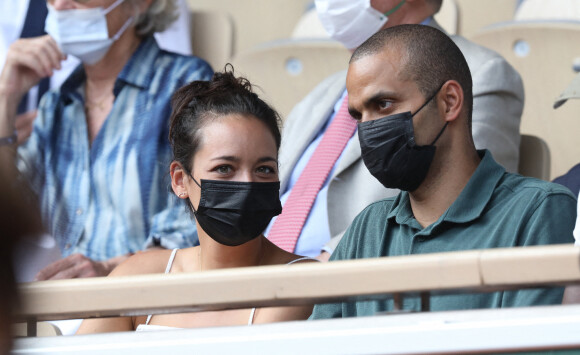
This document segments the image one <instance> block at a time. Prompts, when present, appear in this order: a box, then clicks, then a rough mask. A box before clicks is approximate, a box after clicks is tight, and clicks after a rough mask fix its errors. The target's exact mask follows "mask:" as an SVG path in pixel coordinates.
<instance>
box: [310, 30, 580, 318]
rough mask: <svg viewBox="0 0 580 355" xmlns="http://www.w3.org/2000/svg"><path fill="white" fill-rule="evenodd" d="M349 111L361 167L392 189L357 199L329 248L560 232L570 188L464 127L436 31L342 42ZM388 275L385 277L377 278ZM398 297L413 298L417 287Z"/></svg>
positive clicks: (409, 247) (502, 242) (446, 244)
mask: <svg viewBox="0 0 580 355" xmlns="http://www.w3.org/2000/svg"><path fill="white" fill-rule="evenodd" d="M346 85H347V90H348V94H349V111H350V112H351V115H352V116H353V117H354V118H355V119H356V120H358V121H359V122H360V123H359V127H358V129H359V130H358V136H359V139H360V145H361V154H362V158H363V160H364V162H365V165H366V166H367V167H368V168H369V171H370V172H371V174H372V175H373V176H374V177H375V178H376V179H377V180H378V181H380V182H381V183H382V184H384V185H385V186H386V187H389V188H399V189H401V190H404V191H402V192H401V193H400V194H399V195H398V196H396V197H391V198H388V199H385V200H382V201H378V202H375V203H373V204H371V205H370V206H369V207H367V208H366V209H365V210H364V211H363V212H362V213H361V214H360V215H359V216H357V218H356V219H355V220H354V222H353V224H352V225H351V226H350V227H349V229H348V230H347V231H346V233H345V235H344V238H343V239H342V241H341V243H340V244H339V246H338V247H337V249H336V251H335V252H334V253H333V255H332V257H331V260H344V259H358V258H372V257H382V256H395V255H410V254H424V253H432V252H446V251H457V250H470V249H487V248H499V247H514V246H528V245H544V244H557V243H571V242H572V240H573V238H572V229H573V228H574V219H575V211H574V206H575V198H574V196H573V195H572V194H571V193H570V191H568V190H567V189H566V188H564V187H562V186H560V185H557V184H552V183H549V182H545V181H541V180H536V179H532V178H525V177H522V176H520V175H516V174H512V173H508V172H506V171H505V169H504V168H503V167H501V166H500V165H499V164H497V163H496V162H495V160H494V159H493V157H492V155H491V154H490V152H489V151H488V150H476V148H475V145H474V143H473V137H472V133H471V116H472V114H471V113H472V102H473V99H472V92H471V87H472V81H471V75H470V71H469V68H468V66H467V63H466V61H465V59H464V57H463V55H462V54H461V51H460V50H459V48H458V47H457V46H456V45H455V44H454V43H453V41H451V40H450V39H449V37H447V36H446V35H444V34H443V33H441V32H440V31H438V30H436V29H434V28H430V27H426V26H417V25H404V26H398V27H394V28H390V29H386V30H384V31H381V32H379V33H377V34H375V35H374V36H373V37H371V38H370V39H369V40H368V41H367V42H365V43H364V44H363V45H362V46H360V47H359V48H358V49H357V50H356V51H355V52H354V54H353V56H352V58H351V61H350V65H349V69H348V75H347V81H346ZM385 282H388V281H385ZM562 292H563V290H562V289H561V288H548V289H533V290H521V291H504V292H495V293H486V294H462V295H446V296H433V297H431V303H430V304H431V309H432V310H434V311H437V310H449V309H468V308H494V307H513V306H527V305H536V304H555V303H559V302H560V301H561V299H562ZM392 307H393V305H392V302H391V301H372V302H370V301H369V302H357V303H354V304H348V303H344V304H329V305H317V306H316V307H315V309H314V312H313V315H312V318H330V317H349V316H363V315H373V314H375V313H376V312H381V311H389V310H392ZM403 307H404V309H407V310H419V307H420V305H419V301H418V299H415V298H411V299H406V300H405V302H404V304H403Z"/></svg>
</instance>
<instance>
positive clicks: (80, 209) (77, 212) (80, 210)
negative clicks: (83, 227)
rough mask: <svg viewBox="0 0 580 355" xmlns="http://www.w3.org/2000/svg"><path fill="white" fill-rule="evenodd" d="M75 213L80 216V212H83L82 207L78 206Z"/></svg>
mask: <svg viewBox="0 0 580 355" xmlns="http://www.w3.org/2000/svg"><path fill="white" fill-rule="evenodd" d="M76 214H77V216H80V215H81V214H83V209H82V208H79V209H78V210H77V211H76Z"/></svg>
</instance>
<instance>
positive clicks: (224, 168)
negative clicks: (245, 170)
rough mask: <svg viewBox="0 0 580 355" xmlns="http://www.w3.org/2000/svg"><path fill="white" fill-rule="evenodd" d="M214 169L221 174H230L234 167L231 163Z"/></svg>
mask: <svg viewBox="0 0 580 355" xmlns="http://www.w3.org/2000/svg"><path fill="white" fill-rule="evenodd" d="M214 171H215V172H217V173H220V174H229V173H231V172H232V167H231V166H229V165H220V166H218V167H216V168H215V169H214Z"/></svg>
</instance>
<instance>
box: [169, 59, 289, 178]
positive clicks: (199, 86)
mask: <svg viewBox="0 0 580 355" xmlns="http://www.w3.org/2000/svg"><path fill="white" fill-rule="evenodd" d="M171 104H172V107H173V112H172V114H171V125H170V128H169V142H170V143H171V146H172V148H173V160H175V161H177V162H179V163H180V164H181V166H183V168H184V169H185V170H186V172H187V173H191V169H192V162H193V156H194V155H195V153H196V152H197V151H198V150H199V146H200V143H201V138H202V137H201V128H202V127H203V126H204V124H206V122H208V121H211V120H215V119H219V118H220V117H221V116H225V115H230V114H240V115H251V116H253V117H255V118H257V119H258V120H260V121H261V122H263V123H264V124H265V125H266V127H268V129H269V130H270V132H271V133H272V136H274V139H275V141H276V149H280V141H281V137H280V128H279V126H278V125H279V122H280V117H279V116H278V113H277V112H276V111H275V110H274V109H272V108H271V107H270V106H269V105H268V104H267V103H265V102H264V101H263V100H262V99H260V98H259V97H258V95H256V94H255V93H254V92H253V91H252V84H250V82H249V81H248V80H247V79H245V78H242V77H239V78H237V77H235V76H234V68H233V66H232V65H231V64H228V65H226V67H225V69H224V72H223V73H215V74H214V75H213V78H212V79H211V80H210V81H193V82H191V83H189V84H188V85H186V86H184V87H182V88H181V89H179V90H178V91H177V92H176V93H175V94H174V95H173V98H172V99H171Z"/></svg>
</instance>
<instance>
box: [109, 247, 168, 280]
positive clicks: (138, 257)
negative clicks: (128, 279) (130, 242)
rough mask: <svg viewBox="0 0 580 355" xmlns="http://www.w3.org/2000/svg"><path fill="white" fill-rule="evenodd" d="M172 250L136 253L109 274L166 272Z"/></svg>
mask: <svg viewBox="0 0 580 355" xmlns="http://www.w3.org/2000/svg"><path fill="white" fill-rule="evenodd" d="M172 252H173V251H172V250H168V249H163V250H160V249H154V250H145V251H141V252H138V253H136V254H135V255H133V256H131V257H130V258H129V259H127V260H125V261H124V262H123V263H121V264H120V265H119V266H117V267H116V268H115V269H114V270H113V271H112V272H111V273H110V274H109V276H127V275H141V274H158V273H163V272H165V268H166V267H167V263H168V262H169V258H170V257H171V253H172Z"/></svg>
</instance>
